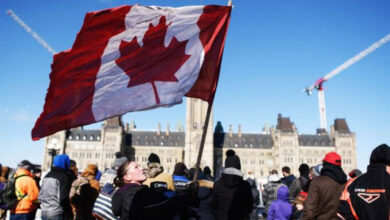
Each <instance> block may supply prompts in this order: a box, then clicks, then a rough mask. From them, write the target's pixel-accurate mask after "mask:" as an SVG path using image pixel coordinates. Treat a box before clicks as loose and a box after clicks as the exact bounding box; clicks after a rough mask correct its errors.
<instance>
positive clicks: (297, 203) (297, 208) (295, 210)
mask: <svg viewBox="0 0 390 220" xmlns="http://www.w3.org/2000/svg"><path fill="white" fill-rule="evenodd" d="M306 199H307V194H304V193H299V194H298V195H297V196H296V197H295V200H294V202H293V206H292V216H291V219H292V220H298V219H301V216H302V213H303V203H304V202H305V200H306Z"/></svg>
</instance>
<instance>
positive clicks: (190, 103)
mask: <svg viewBox="0 0 390 220" xmlns="http://www.w3.org/2000/svg"><path fill="white" fill-rule="evenodd" d="M207 106H208V103H207V102H205V101H202V100H200V99H194V98H187V110H186V111H187V112H186V131H185V146H184V161H185V164H186V165H187V166H188V167H193V166H195V164H196V160H197V157H198V152H199V146H200V142H201V138H202V132H203V126H204V122H205V118H206V113H207ZM213 132H214V130H213V115H212V114H211V116H210V121H209V124H208V128H207V134H206V141H205V145H204V149H203V154H202V160H201V167H204V166H209V167H210V168H211V170H213V166H214V144H213Z"/></svg>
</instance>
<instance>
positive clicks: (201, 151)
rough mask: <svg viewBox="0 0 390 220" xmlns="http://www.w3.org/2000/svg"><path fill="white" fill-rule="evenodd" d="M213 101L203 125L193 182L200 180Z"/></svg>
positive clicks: (209, 105)
mask: <svg viewBox="0 0 390 220" xmlns="http://www.w3.org/2000/svg"><path fill="white" fill-rule="evenodd" d="M213 102H214V98H213V99H212V101H211V102H209V104H208V106H207V113H206V119H205V121H204V125H203V133H202V139H201V141H200V146H199V152H198V159H197V160H196V165H195V173H194V178H193V180H192V181H193V182H196V181H197V180H198V175H199V167H200V161H201V160H202V154H203V148H204V143H205V141H206V134H207V128H208V127H209V121H210V115H211V109H212V106H213Z"/></svg>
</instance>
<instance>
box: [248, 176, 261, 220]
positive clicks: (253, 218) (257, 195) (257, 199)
mask: <svg viewBox="0 0 390 220" xmlns="http://www.w3.org/2000/svg"><path fill="white" fill-rule="evenodd" d="M246 181H248V183H249V185H250V186H251V192H252V198H253V205H252V212H251V214H250V219H251V220H257V219H258V218H259V217H258V214H257V206H258V205H259V204H260V192H259V190H258V189H257V185H256V180H255V179H252V178H248V179H247V180H246Z"/></svg>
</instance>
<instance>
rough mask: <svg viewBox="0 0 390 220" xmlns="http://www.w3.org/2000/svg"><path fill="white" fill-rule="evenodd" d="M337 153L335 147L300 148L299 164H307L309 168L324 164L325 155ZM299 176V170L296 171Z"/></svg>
mask: <svg viewBox="0 0 390 220" xmlns="http://www.w3.org/2000/svg"><path fill="white" fill-rule="evenodd" d="M331 151H335V148H334V147H316V146H300V147H299V161H298V162H299V163H298V167H299V164H302V163H306V164H307V165H309V167H312V166H316V165H318V164H320V163H322V160H323V159H324V157H325V154H327V153H329V152H331ZM294 172H295V173H294V174H296V175H299V172H298V168H297V169H296V170H295V171H294Z"/></svg>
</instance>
